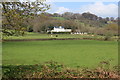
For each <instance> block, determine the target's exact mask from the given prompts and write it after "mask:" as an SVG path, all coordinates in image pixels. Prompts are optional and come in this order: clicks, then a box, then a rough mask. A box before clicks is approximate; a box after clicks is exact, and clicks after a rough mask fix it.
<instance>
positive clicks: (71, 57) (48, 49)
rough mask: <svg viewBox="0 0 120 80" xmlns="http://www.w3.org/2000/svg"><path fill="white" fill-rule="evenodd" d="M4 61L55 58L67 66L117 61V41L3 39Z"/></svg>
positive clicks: (17, 62) (33, 61)
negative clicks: (11, 40)
mask: <svg viewBox="0 0 120 80" xmlns="http://www.w3.org/2000/svg"><path fill="white" fill-rule="evenodd" d="M2 50H3V54H2V59H3V60H2V62H3V65H9V64H11V65H30V64H38V63H44V62H46V61H51V60H52V61H56V62H59V63H61V64H65V65H66V66H68V67H73V68H75V67H88V68H94V67H96V66H98V64H99V62H101V61H109V62H110V66H111V67H113V66H115V65H117V63H118V57H117V56H118V43H117V42H116V41H97V40H51V41H22V42H3V49H2Z"/></svg>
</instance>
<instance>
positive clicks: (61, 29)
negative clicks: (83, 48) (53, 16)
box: [47, 26, 72, 34]
mask: <svg viewBox="0 0 120 80" xmlns="http://www.w3.org/2000/svg"><path fill="white" fill-rule="evenodd" d="M71 31H72V30H71V29H65V28H64V27H62V26H56V27H54V28H53V30H47V33H51V34H53V33H71Z"/></svg>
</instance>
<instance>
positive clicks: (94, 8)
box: [80, 2, 118, 17]
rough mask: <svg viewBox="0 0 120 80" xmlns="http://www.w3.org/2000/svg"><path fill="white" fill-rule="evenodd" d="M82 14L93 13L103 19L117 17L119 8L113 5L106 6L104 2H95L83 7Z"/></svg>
mask: <svg viewBox="0 0 120 80" xmlns="http://www.w3.org/2000/svg"><path fill="white" fill-rule="evenodd" d="M80 12H82V13H83V12H91V13H93V14H96V15H98V16H102V17H117V16H118V6H117V5H115V4H112V3H111V4H107V5H106V4H103V3H102V2H95V3H94V4H89V5H84V6H82V7H81V8H80Z"/></svg>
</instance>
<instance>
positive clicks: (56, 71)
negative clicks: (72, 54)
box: [3, 61, 119, 79]
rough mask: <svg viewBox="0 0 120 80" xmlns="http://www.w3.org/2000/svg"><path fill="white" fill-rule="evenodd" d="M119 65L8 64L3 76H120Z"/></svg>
mask: <svg viewBox="0 0 120 80" xmlns="http://www.w3.org/2000/svg"><path fill="white" fill-rule="evenodd" d="M108 63H109V62H106V61H103V62H101V63H100V65H103V64H104V65H109V64H108ZM118 72H119V67H118V66H115V67H114V70H113V71H112V70H110V69H106V68H104V67H103V66H100V67H98V68H95V69H88V68H82V69H80V68H77V69H72V68H68V67H65V66H64V65H62V64H59V63H57V62H54V61H49V62H46V63H44V64H41V65H40V64H36V65H18V66H13V65H8V66H3V78H4V79H12V78H13V79H14V78H118V77H119V76H118Z"/></svg>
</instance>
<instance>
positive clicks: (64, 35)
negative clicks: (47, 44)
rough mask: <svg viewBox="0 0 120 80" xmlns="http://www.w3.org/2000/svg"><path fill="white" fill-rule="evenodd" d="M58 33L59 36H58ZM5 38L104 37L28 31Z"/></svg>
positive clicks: (5, 37)
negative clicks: (21, 34) (22, 34)
mask: <svg viewBox="0 0 120 80" xmlns="http://www.w3.org/2000/svg"><path fill="white" fill-rule="evenodd" d="M56 35H58V37H56ZM3 38H4V39H47V38H98V39H100V38H102V39H103V38H104V36H99V35H94V36H93V35H80V34H52V35H51V34H40V33H32V32H31V33H26V34H25V35H24V36H3Z"/></svg>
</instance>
